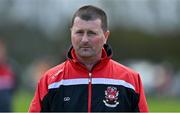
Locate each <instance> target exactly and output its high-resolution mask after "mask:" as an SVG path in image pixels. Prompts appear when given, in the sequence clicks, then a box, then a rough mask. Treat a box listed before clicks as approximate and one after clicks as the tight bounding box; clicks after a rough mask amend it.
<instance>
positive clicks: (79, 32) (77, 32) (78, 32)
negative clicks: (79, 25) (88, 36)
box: [75, 30, 84, 34]
mask: <svg viewBox="0 0 180 113" xmlns="http://www.w3.org/2000/svg"><path fill="white" fill-rule="evenodd" d="M75 33H76V34H83V33H84V31H82V30H78V31H76V32H75Z"/></svg>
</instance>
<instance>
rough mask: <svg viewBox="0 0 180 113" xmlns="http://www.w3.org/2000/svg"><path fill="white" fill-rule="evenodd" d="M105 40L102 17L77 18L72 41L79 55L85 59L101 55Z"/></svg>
mask: <svg viewBox="0 0 180 113" xmlns="http://www.w3.org/2000/svg"><path fill="white" fill-rule="evenodd" d="M104 40H105V37H104V34H103V30H102V28H101V21H100V19H96V20H91V21H85V20H82V19H80V18H79V17H76V18H75V20H74V25H73V27H72V29H71V41H72V45H73V47H74V49H75V52H76V55H77V56H79V57H80V58H84V59H85V58H86V59H90V58H93V57H95V58H96V57H97V58H98V57H101V50H102V47H103V44H104Z"/></svg>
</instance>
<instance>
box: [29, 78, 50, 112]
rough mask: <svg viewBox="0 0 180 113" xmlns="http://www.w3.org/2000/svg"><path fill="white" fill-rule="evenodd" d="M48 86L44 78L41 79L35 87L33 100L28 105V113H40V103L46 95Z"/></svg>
mask: <svg viewBox="0 0 180 113" xmlns="http://www.w3.org/2000/svg"><path fill="white" fill-rule="evenodd" d="M47 91H48V85H47V80H46V78H42V79H41V80H40V81H39V82H38V85H37V87H36V91H35V95H34V98H33V100H32V102H31V104H30V107H29V112H40V111H41V108H42V106H41V102H42V100H43V98H44V96H45V95H46V94H47Z"/></svg>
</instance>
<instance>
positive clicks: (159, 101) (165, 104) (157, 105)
mask: <svg viewBox="0 0 180 113" xmlns="http://www.w3.org/2000/svg"><path fill="white" fill-rule="evenodd" d="M147 102H148V106H149V111H150V112H180V99H178V98H172V97H171V98H170V97H148V98H147Z"/></svg>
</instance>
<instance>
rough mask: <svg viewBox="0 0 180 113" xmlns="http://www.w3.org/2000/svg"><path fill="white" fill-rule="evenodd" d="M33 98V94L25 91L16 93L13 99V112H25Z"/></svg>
mask: <svg viewBox="0 0 180 113" xmlns="http://www.w3.org/2000/svg"><path fill="white" fill-rule="evenodd" d="M32 98H33V94H32V93H29V92H27V91H23V90H20V91H17V92H16V93H15V95H14V99H13V112H27V111H28V109H29V105H30V103H31V100H32Z"/></svg>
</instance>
